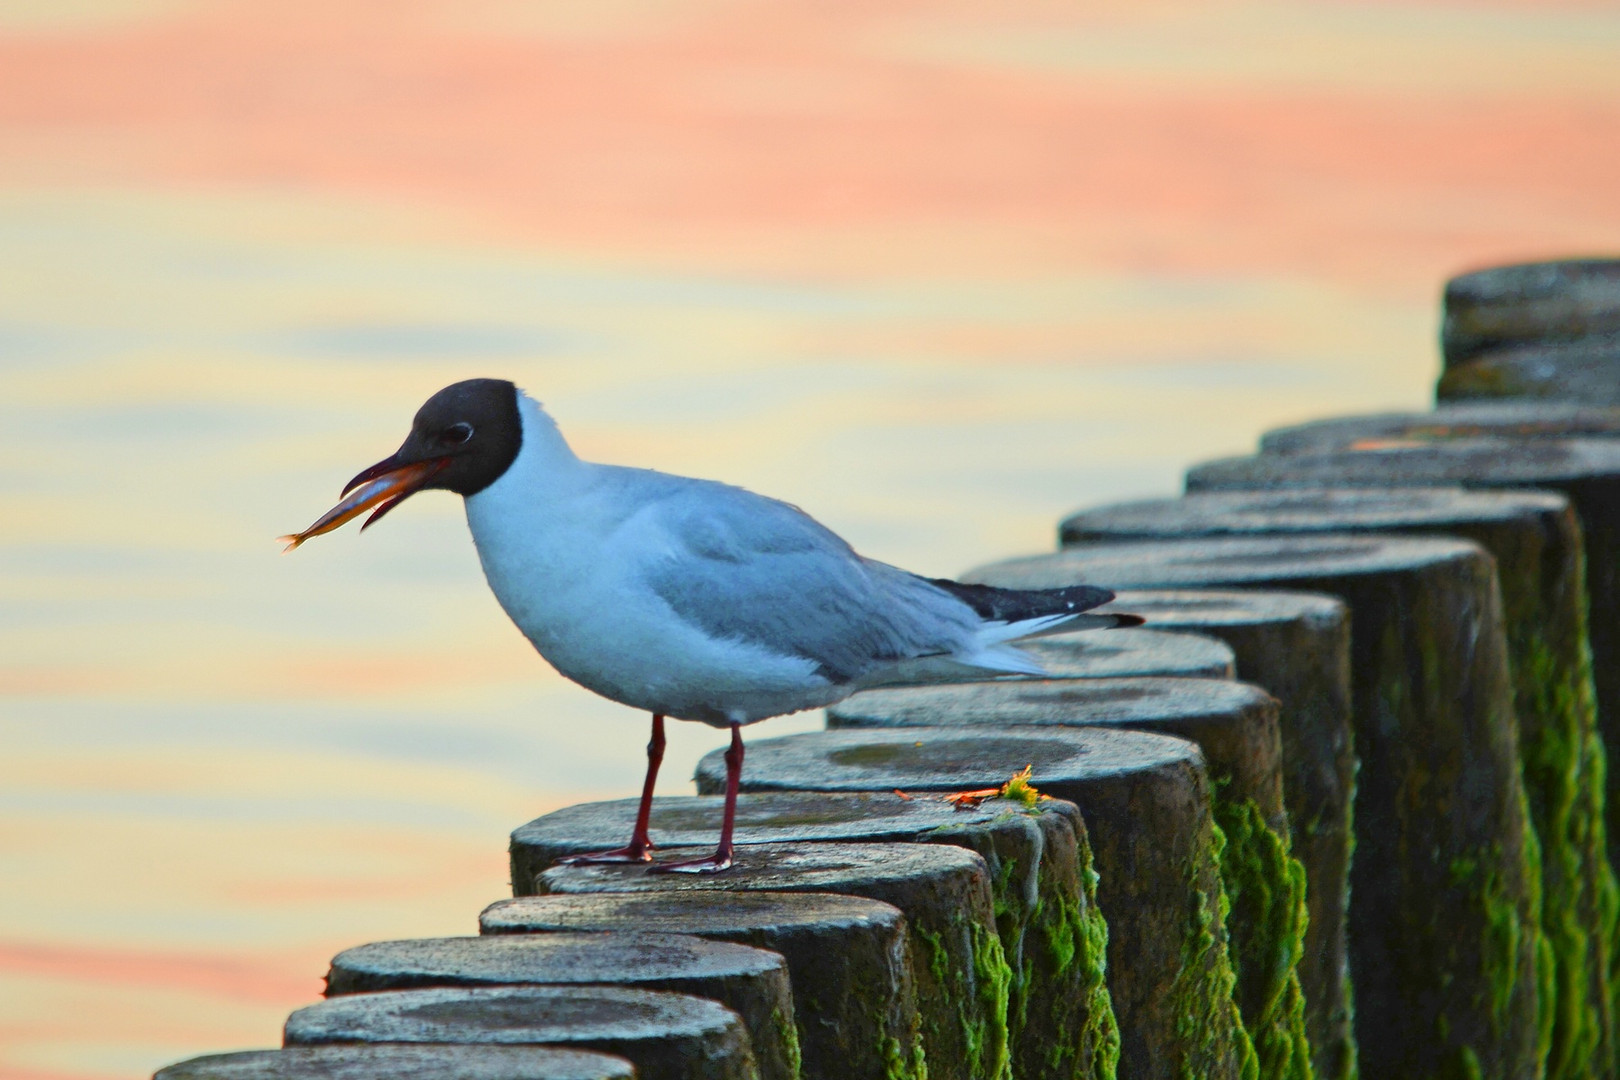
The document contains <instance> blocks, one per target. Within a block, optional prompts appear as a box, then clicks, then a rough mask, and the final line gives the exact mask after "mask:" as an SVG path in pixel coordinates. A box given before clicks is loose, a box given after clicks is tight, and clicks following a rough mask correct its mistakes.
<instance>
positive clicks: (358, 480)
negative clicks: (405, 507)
mask: <svg viewBox="0 0 1620 1080" xmlns="http://www.w3.org/2000/svg"><path fill="white" fill-rule="evenodd" d="M449 464H450V459H449V458H429V459H428V460H426V461H409V462H406V461H401V460H400V456H399V455H398V454H395V455H394V456H393V457H390V458H385V459H383V460H382V461H379V462H377V464H375V465H373V466H371V468H369V469H365V470H363V471H362V472H361V473H360V474H359V475H358V476H356V477H355V478H354V479H353V480H350V481H349V482H348V483H347V484H345V485H344V487H343V495H344V499H343V501H342V502H340V503H338V504H337V505H336V506H334V507H332V509H330V510H328V511H327V512H326V513H324V514H322V515H321V517H320V519H319V520H318V521H316V522H315V524H313V525H311V526H310V527H309V528H307V529H305V530H304V531H303V532H298V533H293V534H292V535H290V536H281V537H277V539H279V540H283V541H285V542H286V544H287V546H286V548H285V549H284V550H285V551H291V550H292V549H293V548H295V547H297V546H298V545H299V544H302V543H303V542H304V541H305V540H308V539H309V538H310V537H312V536H320V535H321V534H322V533H329V532H331V531H332V530H333V529H336V528H337V527H338V526H340V525H343V524H344V523H345V522H348V521H352V520H353V519H355V518H357V517H359V516H360V515H361V514H363V513H365V512H366V511H367V510H372V509H373V508H375V510H374V512H373V513H372V515H371V517H369V518H367V519H366V523H365V524H364V525H362V526H360V528H361V529H362V530H365V529H366V528H367V527H369V526H370V525H371V524H372V522H374V521H376V520H377V519H378V518H380V517H382V516H383V515H384V514H386V513H388V511H390V510H392V509H393V508H394V507H396V506H398V505H399V504H400V503H402V502H404V501H405V500H406V499H407V498H409V497H410V496H412V495H414V494H415V493H416V492H418V491H420V490H422V487H423V485H425V484H426V483H427V482H428V481H429V480H431V479H433V477H435V476H437V475H438V474H439V472H440V471H442V470H443V469H444V467H445V466H446V465H449Z"/></svg>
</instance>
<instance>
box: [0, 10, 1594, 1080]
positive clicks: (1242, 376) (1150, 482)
mask: <svg viewBox="0 0 1620 1080" xmlns="http://www.w3.org/2000/svg"><path fill="white" fill-rule="evenodd" d="M1200 10H1201V9H1195V8H1193V7H1187V6H1181V5H1163V4H1158V5H1124V6H1119V7H1118V8H1117V9H1116V8H1111V7H1109V6H1107V5H1100V6H1096V7H1095V8H1094V9H1090V10H1088V11H1086V12H1084V13H1079V12H1075V11H1074V10H1072V9H1071V8H1070V7H1069V6H1063V7H1061V8H1057V7H1053V6H1051V5H1047V4H1043V3H1039V2H1036V0H1030V2H1027V3H1009V4H1008V5H1005V6H1002V5H997V6H994V7H991V6H981V7H979V8H973V7H972V6H967V7H963V6H958V5H951V4H940V5H903V6H901V5H893V6H886V5H883V4H865V5H848V6H845V5H821V4H816V5H809V6H801V5H794V4H782V5H761V4H744V3H722V2H719V0H716V2H714V3H707V2H692V3H685V4H682V3H673V2H651V0H624V2H617V0H616V2H614V3H611V4H606V3H601V2H600V0H597V2H592V3H566V4H565V3H555V4H548V3H532V4H531V3H522V2H518V0H478V2H475V3H458V4H451V3H448V0H446V2H438V0H422V2H420V3H413V4H410V5H399V4H394V3H368V2H365V0H342V2H339V3H332V2H330V0H322V2H321V3H313V2H311V3H278V4H270V3H266V2H261V0H239V2H237V0H233V2H231V3H203V2H196V3H187V2H180V0H174V2H169V0H158V2H150V3H146V2H138V0H74V2H73V3H71V4H67V5H57V4H38V3H32V2H27V0H0V883H3V885H0V1076H4V1077H6V1078H7V1080H91V1078H103V1077H136V1076H139V1075H142V1074H143V1073H146V1072H149V1071H150V1070H151V1069H153V1068H155V1067H156V1066H157V1065H159V1064H161V1063H163V1062H165V1061H167V1060H172V1059H175V1058H178V1057H183V1056H188V1055H190V1054H192V1053H201V1052H204V1051H209V1050H218V1049H227V1048H232V1047H239V1046H249V1045H271V1044H273V1043H275V1042H276V1041H277V1039H278V1035H279V1025H280V1022H281V1019H282V1018H283V1017H284V1016H285V1014H286V1012H287V1011H288V1010H289V1009H291V1008H293V1007H296V1006H297V1005H299V1004H301V1003H303V1002H305V1001H307V1000H308V999H309V998H311V997H313V996H314V995H315V994H316V993H318V991H319V976H320V975H321V974H322V973H323V971H324V965H325V960H326V959H327V958H328V957H329V956H330V955H331V953H332V952H334V951H335V950H336V949H338V948H341V947H343V946H346V945H350V944H355V943H358V942H361V941H365V940H374V939H380V938H387V937H397V936H407V935H423V934H445V933H467V932H471V931H472V930H473V929H474V926H475V917H476V914H477V911H478V910H479V908H480V907H481V906H482V905H483V904H485V903H487V902H488V901H490V900H493V899H496V898H497V897H499V896H500V895H502V894H503V893H505V892H506V889H507V881H506V873H505V862H504V848H505V834H506V832H507V831H508V830H509V829H510V828H511V827H513V826H514V825H516V824H519V823H520V822H522V821H523V820H526V819H527V818H528V817H531V816H533V815H535V814H538V813H541V812H544V811H546V810H548V809H551V808H554V807H556V806H560V805H563V804H565V803H568V802H573V801H578V800H581V799H586V798H597V797H603V796H608V795H614V796H618V795H626V794H629V793H631V792H633V790H634V789H635V786H636V783H637V781H638V780H639V775H640V768H641V761H640V754H641V744H642V741H643V739H644V737H645V732H644V724H645V718H643V717H640V716H637V715H634V714H631V713H629V712H628V710H625V709H622V708H620V707H618V706H615V705H612V704H611V703H608V702H604V701H601V700H598V699H595V698H593V697H591V696H590V695H588V694H587V693H585V692H584V691H582V690H579V689H577V688H575V687H573V686H572V685H570V684H568V683H566V682H564V681H563V680H562V679H560V678H559V677H558V676H556V675H555V674H554V673H552V672H550V670H549V669H547V668H546V667H545V665H544V664H543V663H541V662H540V661H539V660H538V659H537V658H536V657H535V656H534V655H533V653H532V651H531V650H530V649H529V647H528V646H527V644H526V643H525V642H524V641H522V639H521V638H520V637H519V636H518V634H517V633H516V631H515V630H513V629H512V628H511V627H510V625H508V624H507V623H506V621H505V619H504V617H503V616H502V614H501V613H500V611H499V609H498V608H497V607H496V605H495V603H494V601H493V599H492V598H491V597H490V596H489V594H488V591H487V590H486V589H485V588H484V586H483V583H482V581H481V579H480V575H479V571H478V568H477V564H476V560H475V558H474V556H473V552H472V549H471V545H470V544H469V543H468V541H467V538H466V535H465V527H464V525H463V524H462V522H461V520H460V512H459V507H458V506H457V504H456V500H455V499H454V498H453V497H450V496H447V495H443V494H432V495H425V496H422V497H420V498H418V499H415V500H413V501H412V502H411V504H410V505H409V506H407V507H405V508H403V509H401V510H400V511H398V512H397V513H395V514H393V515H391V516H390V517H389V519H388V520H387V521H386V522H385V523H384V524H383V525H381V526H380V527H378V528H377V529H374V530H371V531H369V532H367V533H366V534H365V535H364V536H363V537H362V536H360V535H359V534H358V533H357V531H356V530H355V529H354V528H353V527H350V528H346V529H345V530H343V531H342V532H341V533H338V534H334V535H332V536H328V537H323V538H321V539H320V540H319V541H317V542H314V543H311V544H309V545H308V546H306V547H304V548H302V549H301V550H299V551H298V552H297V553H296V554H294V555H290V556H286V557H282V556H281V555H279V554H278V551H279V546H278V545H277V544H276V543H275V542H274V540H273V538H274V537H275V536H277V535H280V534H282V533H285V532H287V531H289V530H291V529H296V528H299V527H301V526H303V525H305V524H307V523H308V522H309V521H310V520H312V519H313V517H314V516H315V515H316V514H318V513H319V512H320V511H321V510H324V509H325V508H326V507H327V506H328V505H330V503H331V501H332V499H333V497H334V496H335V495H336V493H337V489H338V487H339V486H340V485H341V483H342V482H343V481H344V480H346V479H347V478H348V477H349V476H350V475H352V474H353V473H354V472H355V471H357V470H358V469H359V468H361V467H362V466H364V465H367V464H369V463H371V462H373V461H375V460H377V459H378V458H380V457H382V456H384V455H386V454H387V453H389V452H391V451H392V449H393V448H394V447H395V446H396V445H397V444H398V442H399V440H400V439H401V438H402V437H403V435H404V432H405V430H406V426H407V423H408V420H409V417H410V415H411V413H412V411H413V410H414V409H415V408H416V406H417V405H418V404H419V403H420V401H421V400H422V399H423V398H424V397H426V396H427V395H428V394H429V393H431V392H432V391H433V390H434V389H437V388H438V387H439V386H442V385H444V384H445V383H448V382H450V381H453V380H455V379H459V378H463V377H466V376H471V375H502V376H507V377H510V378H513V379H515V380H517V381H518V382H519V383H520V384H522V385H524V386H525V387H527V388H528V389H530V390H531V391H532V392H534V393H535V394H536V395H537V396H538V397H540V398H541V399H542V400H544V401H545V402H546V403H547V405H548V407H549V408H550V409H551V411H552V412H553V413H554V415H555V416H556V417H557V418H558V420H559V422H560V423H561V424H562V426H563V430H564V431H565V433H566V434H567V435H568V436H569V438H570V439H571V440H572V441H573V442H574V444H575V445H576V447H577V448H578V449H579V450H580V451H581V452H582V453H583V454H585V455H587V456H592V457H596V458H598V459H602V460H610V461H617V462H624V463H632V464H639V465H648V466H652V467H656V468H661V469H665V470H668V471H673V472H681V473H689V474H695V475H701V476H712V477H717V478H722V479H726V480H729V481H732V482H735V483H740V484H743V485H746V486H748V487H751V488H754V489H756V490H760V491H764V492H767V493H770V494H773V495H777V496H780V497H783V498H786V499H789V500H792V501H794V502H797V503H799V504H800V505H802V506H804V507H805V508H806V509H807V510H809V511H810V512H811V513H813V514H815V515H816V516H817V517H819V518H820V519H821V520H823V521H825V522H826V523H827V524H829V525H831V526H832V527H833V528H835V529H837V530H839V531H840V532H842V533H843V534H844V535H846V536H847V537H849V538H850V539H851V540H852V541H853V542H854V543H855V544H856V545H857V546H858V547H859V548H861V549H862V550H863V551H865V552H867V553H868V554H871V555H874V556H876V557H880V558H883V559H886V560H888V561H891V562H896V563H899V564H901V565H905V566H907V567H909V568H912V569H915V570H918V571H923V572H927V573H930V574H949V573H952V572H955V571H957V570H960V569H961V568H962V567H964V566H966V565H969V564H972V563H977V562H981V561H983V560H985V559H988V558H992V557H995V556H999V555H1005V554H1010V553H1014V552H1017V551H1023V550H1030V549H1038V548H1043V547H1047V546H1049V545H1050V544H1051V543H1052V542H1053V527H1054V523H1055V521H1056V519H1057V518H1058V516H1059V515H1060V514H1061V513H1062V512H1063V511H1065V510H1068V509H1071V508H1073V507H1075V506H1078V505H1080V504H1083V503H1087V502H1094V501H1098V500H1104V499H1111V498H1119V497H1127V496H1135V495H1151V494H1159V493H1168V492H1171V491H1173V490H1175V488H1176V486H1177V482H1178V479H1179V476H1180V473H1181V470H1182V469H1183V468H1184V467H1185V465H1186V464H1187V463H1189V462H1191V461H1193V460H1196V459H1198V458H1201V457H1207V456H1211V455H1215V454H1219V453H1228V452H1236V451H1241V450H1243V449H1245V448H1246V447H1248V446H1249V445H1251V443H1252V440H1253V438H1254V436H1255V434H1256V433H1257V432H1258V431H1259V430H1261V429H1262V428H1264V427H1266V426H1270V425H1273V424H1276V423H1280V422H1285V421H1292V420H1298V419H1302V418H1305V417H1308V416H1310V415H1313V414H1319V413H1323V412H1330V411H1349V410H1359V409H1367V408H1376V407H1382V406H1404V407H1411V406H1417V405H1420V404H1422V403H1423V402H1424V401H1425V400H1426V399H1427V395H1428V388H1429V386H1430V385H1431V382H1432V379H1433V377H1434V374H1435V371H1436V369H1437V366H1438V364H1437V360H1436V358H1435V355H1434V348H1433V333H1434V327H1435V315H1436V313H1435V310H1434V308H1435V304H1434V300H1435V292H1436V289H1437V287H1438V283H1439V280H1440V279H1441V277H1442V276H1443V275H1444V274H1445V273H1446V272H1447V271H1449V270H1450V269H1452V268H1454V267H1455V266H1457V265H1459V264H1462V263H1466V262H1470V261H1477V260H1482V259H1488V258H1497V257H1504V256H1510V255H1517V254H1521V253H1523V252H1524V251H1525V250H1526V245H1543V244H1544V245H1548V246H1552V247H1569V246H1572V245H1576V244H1577V243H1578V244H1579V245H1580V246H1588V247H1597V246H1602V245H1604V244H1616V243H1620V209H1616V207H1615V205H1614V202H1613V199H1612V191H1613V190H1614V187H1615V181H1616V179H1620V149H1616V148H1615V146H1614V145H1613V140H1612V139H1610V140H1599V139H1594V138H1592V137H1591V132H1592V131H1598V130H1602V131H1610V130H1612V123H1611V122H1610V121H1611V119H1612V118H1613V117H1614V116H1615V114H1616V111H1617V105H1620V101H1617V95H1620V89H1617V87H1616V86H1615V85H1614V74H1613V73H1614V71H1615V70H1617V69H1616V68H1614V67H1613V66H1612V65H1604V64H1602V63H1600V62H1598V60H1596V59H1594V57H1595V56H1599V55H1600V54H1602V53H1603V52H1604V50H1606V49H1608V48H1609V45H1608V44H1607V43H1609V42H1612V41H1613V40H1614V38H1615V33H1616V31H1615V20H1614V18H1613V16H1611V15H1610V14H1608V13H1606V12H1605V11H1604V10H1602V9H1599V8H1592V7H1588V8H1581V7H1577V6H1571V7H1569V8H1568V9H1564V10H1561V11H1555V12H1552V13H1550V14H1547V13H1543V12H1540V11H1531V10H1530V9H1529V8H1528V7H1526V8H1519V7H1515V6H1511V5H1480V6H1478V7H1477V8H1471V7H1464V6H1457V7H1451V6H1445V5H1415V6H1414V5H1406V6H1402V7H1400V8H1399V9H1397V8H1396V7H1395V6H1388V7H1384V6H1379V5H1371V6H1369V7H1367V8H1365V9H1363V8H1361V7H1360V6H1357V7H1355V8H1354V9H1352V8H1350V7H1347V6H1344V5H1330V4H1305V5H1298V6H1289V7H1288V8H1287V10H1286V12H1285V11H1284V10H1283V9H1282V8H1280V7H1278V6H1277V5H1268V4H1231V5H1223V7H1222V10H1223V11H1225V12H1226V15H1227V16H1230V18H1221V19H1215V18H1214V17H1212V16H1209V15H1207V14H1200ZM1358 13H1360V14H1358ZM1268 35H1270V36H1268ZM356 42H363V43H366V44H367V45H368V46H369V45H375V46H376V47H375V48H370V47H368V48H356V47H355V43H356ZM1274 45H1275V47H1273V46H1274ZM1206 46H1207V47H1206ZM1369 56H1378V57H1384V58H1385V59H1386V60H1387V61H1388V63H1386V64H1384V66H1383V67H1380V66H1378V65H1376V64H1370V63H1369V62H1368V59H1367V58H1368V57H1369ZM1496 61H1501V62H1502V63H1503V64H1505V65H1507V69H1511V72H1510V77H1507V78H1506V81H1504V82H1501V83H1499V84H1498V83H1494V82H1493V81H1492V79H1491V78H1489V77H1488V74H1489V71H1490V68H1491V64H1492V63H1493V62H1496ZM1565 61H1567V63H1566V62H1565ZM1505 70H1506V69H1505ZM1504 88H1511V90H1512V94H1513V95H1515V96H1513V97H1512V98H1511V100H1509V99H1508V98H1505V97H1504ZM1481 131H1488V132H1492V133H1494V134H1493V135H1492V137H1491V138H1490V139H1482V138H1480V137H1479V133H1480V132H1481ZM816 722H817V721H816V720H815V718H790V719H786V720H778V721H772V722H771V723H770V724H768V725H766V727H764V728H762V729H758V734H759V735H761V736H763V735H769V734H780V733H787V732H790V731H793V730H799V729H803V728H805V727H807V726H813V725H814V724H815V723H816ZM714 745H716V737H715V735H714V734H713V733H712V732H709V731H708V730H706V729H700V728H695V727H694V726H692V725H676V726H675V730H674V731H672V749H671V754H670V762H669V764H668V765H667V766H666V770H665V774H664V781H663V785H662V788H663V790H665V791H669V792H681V791H685V790H689V788H688V781H687V777H688V776H689V775H690V770H691V766H692V764H693V762H695V760H696V758H697V757H698V756H699V755H700V754H701V753H703V752H704V751H706V750H707V749H710V748H712V747H713V746H714Z"/></svg>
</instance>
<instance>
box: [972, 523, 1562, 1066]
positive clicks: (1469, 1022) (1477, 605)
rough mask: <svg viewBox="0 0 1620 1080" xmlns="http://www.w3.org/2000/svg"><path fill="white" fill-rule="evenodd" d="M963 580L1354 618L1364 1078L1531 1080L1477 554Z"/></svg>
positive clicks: (1325, 546)
mask: <svg viewBox="0 0 1620 1080" xmlns="http://www.w3.org/2000/svg"><path fill="white" fill-rule="evenodd" d="M968 577H969V579H970V580H977V581H981V582H985V583H990V584H998V585H1005V586H1023V587H1035V586H1054V585H1059V584H1072V583H1074V582H1077V581H1087V582H1104V581H1106V582H1107V583H1108V584H1109V585H1110V587H1118V588H1125V587H1177V588H1198V587H1204V586H1217V585H1228V586H1229V585H1247V586H1253V587H1258V588H1267V589H1278V588H1283V589H1289V588H1292V589H1303V590H1307V591H1312V592H1326V593H1331V594H1333V595H1337V596H1340V597H1342V598H1344V599H1345V600H1346V601H1348V602H1349V605H1350V608H1351V612H1352V614H1351V619H1352V633H1351V653H1352V664H1351V677H1352V680H1353V685H1352V701H1353V705H1354V709H1355V719H1356V736H1355V737H1356V747H1357V752H1358V754H1359V756H1360V758H1361V771H1360V774H1359V779H1358V787H1357V793H1356V803H1355V816H1356V843H1357V847H1356V854H1355V861H1354V864H1353V865H1352V867H1351V883H1352V884H1351V906H1350V950H1351V970H1352V975H1353V977H1354V981H1355V993H1356V1038H1357V1042H1358V1044H1359V1049H1360V1055H1361V1068H1362V1072H1363V1074H1364V1075H1367V1076H1400V1077H1403V1078H1408V1080H1427V1078H1430V1077H1449V1076H1452V1075H1454V1074H1455V1071H1456V1070H1458V1069H1463V1068H1466V1069H1476V1068H1477V1069H1478V1073H1477V1075H1479V1076H1481V1077H1500V1078H1508V1077H1517V1076H1525V1075H1532V1074H1533V1073H1534V1070H1535V1068H1536V1067H1537V1061H1538V1058H1539V1051H1538V1046H1537V1040H1538V1032H1537V1026H1536V1018H1537V1012H1536V1009H1537V1004H1536V1002H1537V993H1536V983H1537V958H1538V944H1539V942H1540V933H1539V924H1540V910H1539V909H1540V904H1539V894H1540V877H1541V874H1540V861H1539V857H1538V853H1537V852H1536V851H1535V845H1534V833H1533V832H1531V831H1530V830H1529V829H1528V820H1527V819H1528V812H1527V810H1526V807H1525V798H1524V787H1523V784H1522V782H1521V780H1520V775H1519V767H1518V737H1517V735H1518V731H1517V723H1516V722H1515V719H1514V716H1513V706H1512V686H1511V683H1510V681H1509V677H1508V668H1507V656H1506V642H1505V640H1504V638H1503V634H1502V630H1501V618H1502V615H1501V600H1500V594H1499V592H1498V588H1497V582H1496V573H1495V565H1494V563H1493V562H1492V560H1491V559H1490V557H1489V556H1488V555H1487V554H1486V553H1485V552H1484V551H1483V550H1481V549H1480V548H1479V547H1478V546H1477V545H1475V544H1472V543H1469V542H1467V541H1462V540H1445V539H1439V538H1431V537H1412V538H1397V537H1380V536H1366V535H1351V534H1330V535H1326V536H1320V537H1267V538H1262V539H1207V540H1180V541H1157V542H1141V543H1129V544H1097V545H1087V546H1085V547H1079V548H1067V549H1065V550H1063V551H1061V552H1058V553H1056V554H1052V555H1045V556H1037V557H1034V558H1029V559H1019V560H1012V561H1009V562H1005V563H999V564H996V565H994V566H991V567H985V568H981V569H980V570H977V571H974V572H972V573H971V574H969V575H968ZM1103 910H1104V912H1105V913H1107V912H1108V907H1107V905H1106V903H1105V904H1104V907H1103Z"/></svg>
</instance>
